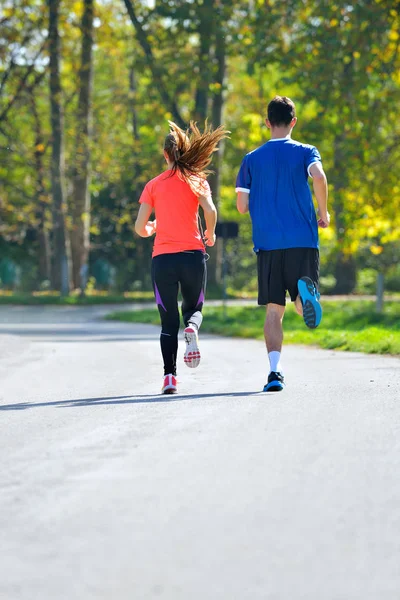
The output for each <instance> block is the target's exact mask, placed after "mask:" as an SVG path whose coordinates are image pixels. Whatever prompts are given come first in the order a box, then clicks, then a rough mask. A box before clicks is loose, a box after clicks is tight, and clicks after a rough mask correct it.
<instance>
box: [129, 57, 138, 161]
mask: <svg viewBox="0 0 400 600" xmlns="http://www.w3.org/2000/svg"><path fill="white" fill-rule="evenodd" d="M129 99H130V102H129V104H130V109H131V116H132V134H133V144H134V152H135V153H136V143H137V142H138V141H139V139H140V136H139V118H138V112H137V84H136V74H135V65H134V64H132V65H131V67H130V69H129Z"/></svg>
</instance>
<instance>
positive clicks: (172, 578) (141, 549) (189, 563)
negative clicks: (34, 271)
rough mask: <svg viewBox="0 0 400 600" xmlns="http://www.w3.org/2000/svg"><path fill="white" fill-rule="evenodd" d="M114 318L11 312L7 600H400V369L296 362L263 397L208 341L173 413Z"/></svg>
mask: <svg viewBox="0 0 400 600" xmlns="http://www.w3.org/2000/svg"><path fill="white" fill-rule="evenodd" d="M107 310H108V309H107ZM103 312H104V310H103V309H100V308H96V309H93V308H91V309H88V308H74V307H64V308H49V307H48V308H40V307H36V308H19V307H15V308H11V307H7V308H6V307H0V356H1V360H0V443H1V446H0V447H1V452H0V575H1V577H0V598H1V600H103V599H104V600H132V599H134V600H148V599H149V600H152V599H157V600H158V599H162V600H303V599H304V600H398V598H399V597H400V568H399V565H400V477H399V473H400V427H399V423H400V361H399V360H398V359H394V358H385V357H374V356H363V355H360V354H341V353H336V352H329V351H318V350H311V349H299V348H294V347H291V348H287V349H286V350H285V355H284V358H285V366H286V377H287V381H288V387H287V389H286V390H285V391H284V392H283V393H281V394H270V395H265V394H260V393H258V390H259V389H260V388H261V386H262V385H263V383H264V379H265V374H266V370H265V363H266V358H265V354H264V350H263V345H262V343H260V342H257V341H251V340H227V339H223V338H212V337H205V338H203V343H202V350H203V354H204V360H203V363H202V365H201V366H200V368H199V369H198V370H194V371H193V372H192V371H190V370H189V369H186V368H185V367H184V366H183V367H182V368H181V369H180V377H181V386H180V390H181V394H180V395H179V396H176V397H169V398H165V397H161V396H160V395H158V392H159V387H160V383H161V380H160V357H159V349H158V330H157V328H154V327H151V326H137V325H125V324H121V323H115V322H101V321H97V320H96V317H98V316H100V315H101V314H103ZM180 362H182V357H180Z"/></svg>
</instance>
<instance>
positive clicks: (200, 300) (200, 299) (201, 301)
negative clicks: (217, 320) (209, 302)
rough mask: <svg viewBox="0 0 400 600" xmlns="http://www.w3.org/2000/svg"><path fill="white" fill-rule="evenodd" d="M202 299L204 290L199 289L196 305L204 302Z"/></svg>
mask: <svg viewBox="0 0 400 600" xmlns="http://www.w3.org/2000/svg"><path fill="white" fill-rule="evenodd" d="M204 299H205V298H204V290H201V292H200V296H199V299H198V300H197V304H196V306H199V304H204Z"/></svg>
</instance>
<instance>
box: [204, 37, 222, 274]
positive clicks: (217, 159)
mask: <svg viewBox="0 0 400 600" xmlns="http://www.w3.org/2000/svg"><path fill="white" fill-rule="evenodd" d="M215 60H216V66H217V68H216V71H215V78H214V82H213V83H214V96H213V100H212V124H213V127H214V128H215V127H219V126H220V125H221V124H222V119H223V109H224V100H225V99H224V84H225V76H226V46H225V37H224V35H223V32H222V31H221V30H220V27H218V28H217V31H216V40H215ZM223 155H224V141H223V140H222V141H221V142H220V144H219V150H218V152H216V153H215V154H214V158H213V164H212V168H213V171H214V172H213V173H212V174H211V175H210V177H209V182H210V187H211V191H212V195H213V199H214V202H215V204H216V206H217V207H218V204H219V194H220V186H221V165H222V161H223ZM221 244H223V241H222V240H218V239H217V243H216V248H215V250H214V252H211V254H210V260H209V262H208V280H209V282H210V283H211V284H217V285H221V284H222V247H221Z"/></svg>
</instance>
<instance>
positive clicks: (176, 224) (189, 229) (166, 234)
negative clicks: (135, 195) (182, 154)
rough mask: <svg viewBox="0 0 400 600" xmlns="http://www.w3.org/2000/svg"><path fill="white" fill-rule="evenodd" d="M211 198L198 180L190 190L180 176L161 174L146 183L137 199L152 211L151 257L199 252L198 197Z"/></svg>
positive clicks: (207, 190)
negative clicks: (154, 220)
mask: <svg viewBox="0 0 400 600" xmlns="http://www.w3.org/2000/svg"><path fill="white" fill-rule="evenodd" d="M200 195H202V196H211V190H210V186H209V184H208V182H207V181H206V180H205V179H201V178H200V177H197V178H193V179H192V185H191V186H190V185H189V184H188V183H186V181H184V180H183V179H182V178H181V176H180V175H179V172H178V171H176V172H175V173H174V174H173V175H171V170H168V171H164V173H161V175H158V177H155V178H154V179H152V180H151V181H149V182H148V183H147V184H146V186H145V188H144V190H143V192H142V195H141V196H140V198H139V202H140V203H141V204H149V205H150V206H152V207H153V209H154V211H155V215H156V219H157V231H156V237H155V240H154V248H153V256H158V255H159V254H171V253H175V252H183V251H185V250H202V251H203V252H204V244H203V241H202V239H201V235H200V231H199V225H198V215H199V196H200Z"/></svg>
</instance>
